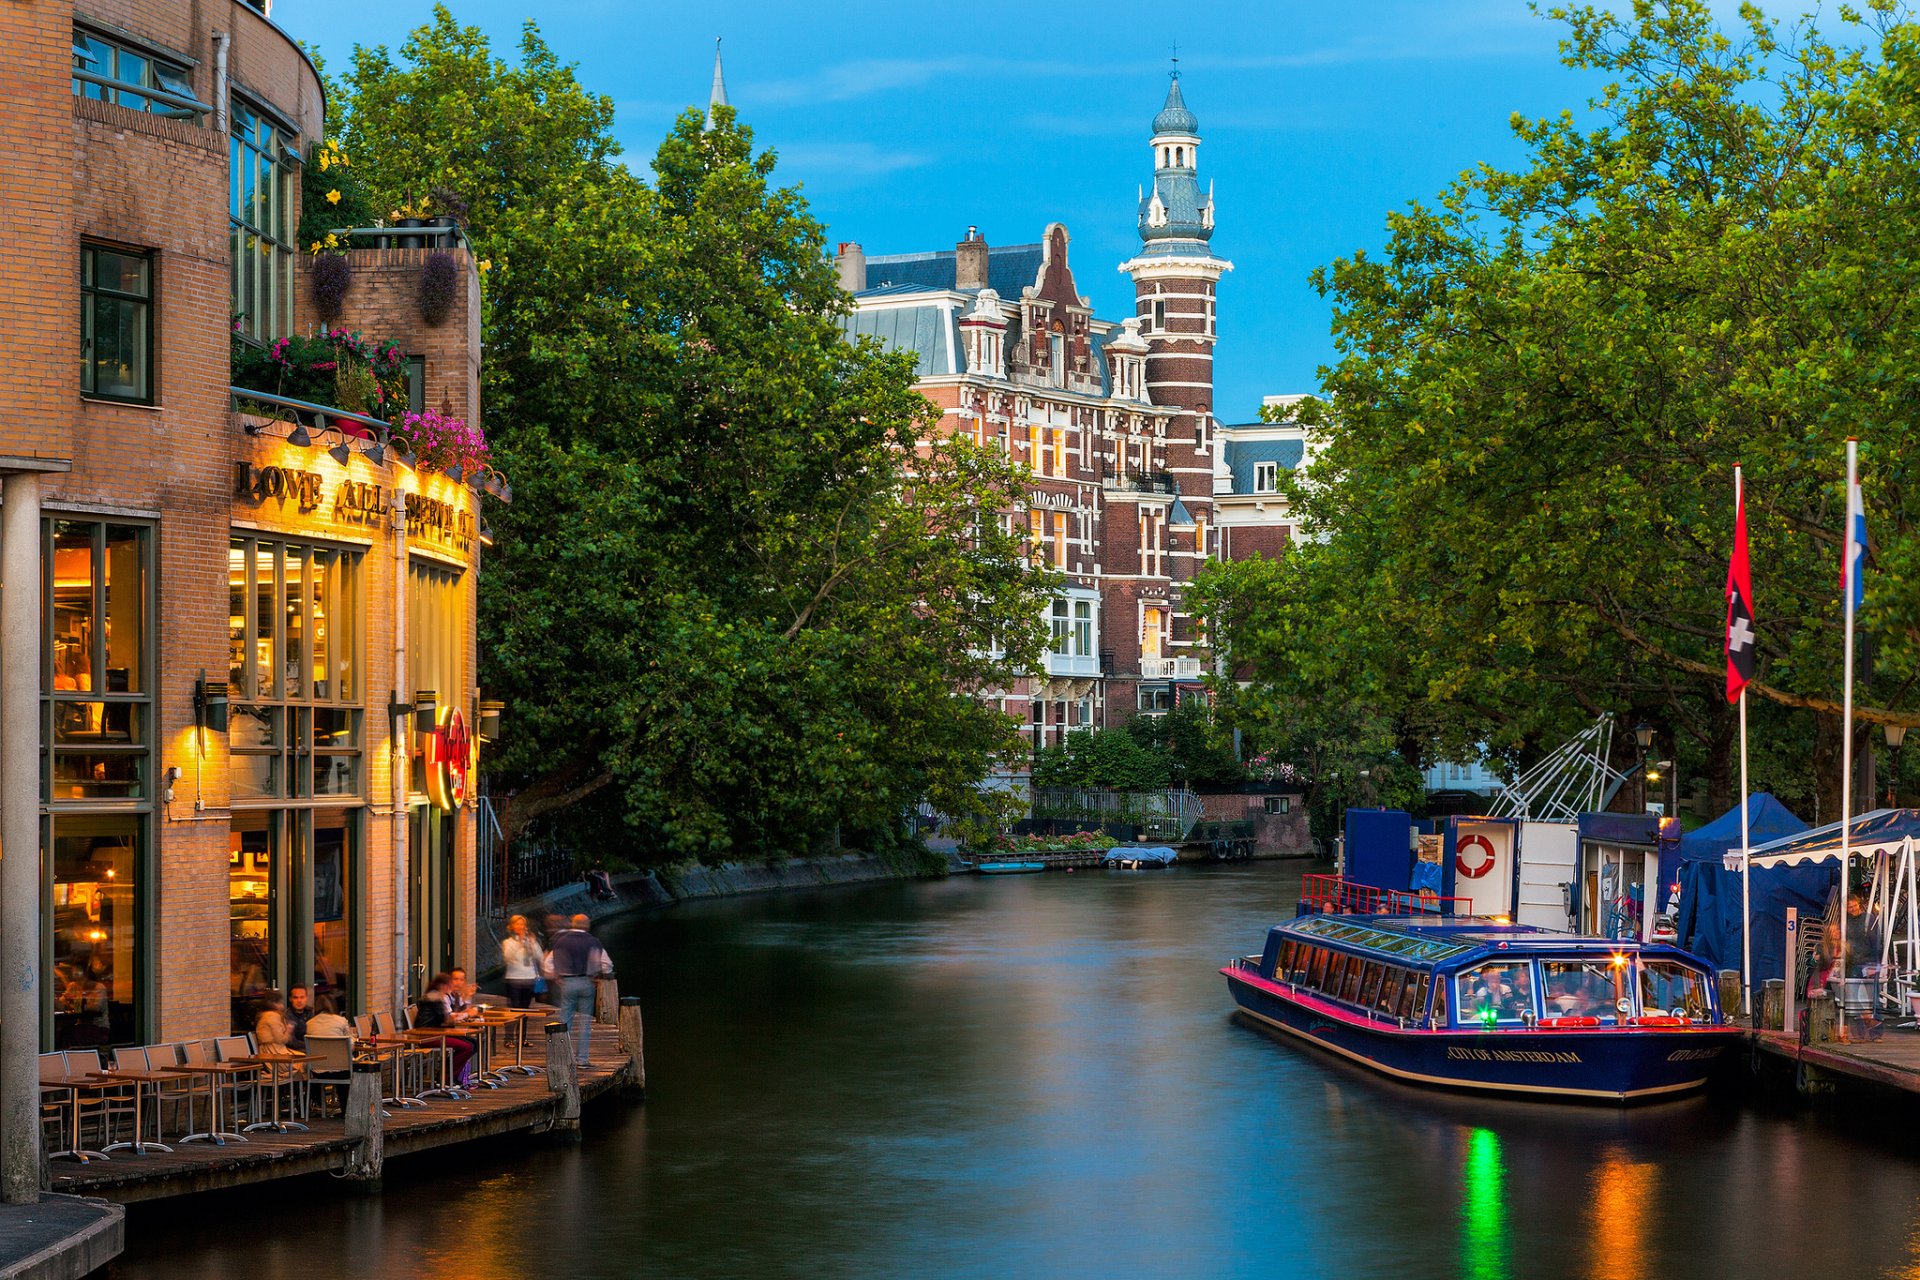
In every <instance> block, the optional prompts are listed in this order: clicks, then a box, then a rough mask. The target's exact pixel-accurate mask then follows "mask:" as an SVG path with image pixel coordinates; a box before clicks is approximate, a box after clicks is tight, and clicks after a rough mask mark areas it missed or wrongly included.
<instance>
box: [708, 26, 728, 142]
mask: <svg viewBox="0 0 1920 1280" xmlns="http://www.w3.org/2000/svg"><path fill="white" fill-rule="evenodd" d="M726 105H728V104H727V78H726V76H725V75H723V74H721V71H720V37H718V36H715V37H714V38H713V88H712V89H710V90H708V92H707V123H706V124H705V125H704V126H703V127H704V128H706V129H711V128H713V112H714V109H715V108H716V107H724V106H726Z"/></svg>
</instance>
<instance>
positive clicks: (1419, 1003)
mask: <svg viewBox="0 0 1920 1280" xmlns="http://www.w3.org/2000/svg"><path fill="white" fill-rule="evenodd" d="M1426 1003H1427V975H1426V974H1424V973H1410V974H1408V975H1407V985H1406V986H1404V987H1402V988H1401V989H1400V1016H1401V1017H1403V1018H1405V1019H1407V1020H1408V1021H1412V1020H1413V1019H1415V1018H1418V1017H1419V1016H1420V1014H1421V1012H1422V1010H1423V1009H1424V1007H1425V1006H1426Z"/></svg>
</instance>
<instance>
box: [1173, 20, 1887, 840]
mask: <svg viewBox="0 0 1920 1280" xmlns="http://www.w3.org/2000/svg"><path fill="white" fill-rule="evenodd" d="M1554 16H1555V17H1556V18H1557V19H1559V20H1561V21H1563V22H1564V23H1565V24H1566V28H1567V36H1566V38H1565V40H1564V41H1563V44H1562V53H1563V60H1564V61H1565V63H1566V64H1567V65H1568V66H1569V67H1571V68H1574V69H1576V70H1579V71H1582V72H1588V73H1593V74H1595V75H1597V76H1598V77H1599V78H1600V79H1601V81H1602V82H1603V86H1602V87H1601V88H1600V90H1599V92H1598V93H1597V95H1596V96H1595V97H1594V98H1593V99H1592V100H1591V101H1590V102H1589V103H1588V105H1587V109H1586V110H1585V111H1583V112H1580V113H1578V114H1576V113H1574V112H1572V111H1568V112H1565V113H1562V114H1561V115H1558V116H1556V117H1552V118H1547V119H1540V120H1530V119H1524V118H1521V117H1518V116H1516V117H1515V120H1514V125H1513V127H1514V131H1515V133H1516V135H1517V136H1518V137H1519V139H1520V140H1521V141H1522V143H1523V144H1525V147H1526V151H1527V161H1526V163H1525V164H1523V165H1521V166H1519V167H1517V168H1514V169H1512V170H1505V169H1500V168H1496V167H1493V166H1489V165H1482V166H1480V167H1478V168H1475V169H1472V170H1470V171H1468V172H1466V173H1464V174H1462V175H1461V177H1460V178H1459V179H1458V180H1457V181H1455V182H1454V183H1453V184H1452V185H1450V186H1449V187H1448V188H1447V189H1446V190H1445V191H1444V192H1443V193H1441V195H1440V197H1439V198H1438V200H1437V201H1435V202H1433V203H1430V204H1413V205H1411V206H1409V207H1408V208H1406V209H1405V210H1402V211H1399V212H1396V213H1394V214H1392V215H1391V216H1390V217H1389V219H1388V222H1387V228H1388V237H1387V242H1386V245H1385V248H1384V251H1383V252H1381V253H1379V254H1377V255H1375V254H1369V253H1364V252H1363V253H1356V254H1354V255H1352V256H1351V257H1348V258H1344V259H1341V260H1339V261H1336V262H1334V263H1333V264H1331V265H1330V266H1329V267H1327V268H1325V269H1323V270H1321V271H1319V272H1317V273H1316V274H1315V276H1314V283H1315V285H1316V286H1317V287H1318V288H1319V290H1320V291H1321V292H1322V293H1323V295H1325V296H1326V297H1328V298H1329V299H1330V300H1331V301H1332V304H1333V308H1334V318H1333V329H1334V335H1335V339H1336V344H1337V351H1338V359H1337V362H1336V363H1335V364H1334V365H1333V367H1331V368H1329V369H1326V370H1323V381H1324V387H1325V391H1326V404H1325V405H1309V406H1308V407H1307V412H1308V413H1309V414H1310V415H1312V416H1315V417H1317V418H1320V419H1323V421H1322V422H1321V425H1319V426H1318V427H1317V432H1318V436H1319V443H1320V445H1321V447H1320V448H1319V450H1318V451H1317V455H1316V458H1315V460H1314V462H1313V463H1312V464H1311V465H1310V466H1309V467H1308V468H1307V470H1306V472H1305V473H1304V475H1302V476H1300V477H1298V478H1297V479H1296V481H1295V482H1294V484H1293V486H1292V488H1291V490H1290V492H1289V495H1288V496H1289V498H1290V500H1291V501H1292V502H1294V503H1295V504H1296V505H1297V508H1298V510H1299V512H1300V513H1301V515H1302V518H1303V527H1304V529H1305V530H1306V532H1307V533H1308V535H1309V537H1308V539H1307V540H1306V541H1304V542H1303V543H1302V544H1300V545H1299V546H1298V547H1297V548H1295V549H1294V550H1293V551H1292V552H1291V553H1290V554H1289V555H1288V556H1287V557H1285V558H1284V560H1283V561H1281V562H1279V563H1277V564H1269V565H1263V566H1257V567H1250V566H1226V567H1223V568H1221V569H1220V570H1218V571H1217V572H1216V573H1215V574H1214V575H1213V579H1212V581H1211V582H1210V583H1209V585H1208V587H1207V593H1208V598H1209V600H1210V602H1211V603H1210V608H1211V609H1212V611H1213V612H1214V614H1215V619H1214V621H1215V627H1216V630H1215V632H1214V634H1215V636H1216V638H1217V639H1218V640H1220V641H1222V642H1223V643H1224V644H1225V645H1226V646H1227V647H1228V649H1229V651H1230V652H1231V653H1232V654H1233V656H1234V659H1235V661H1236V662H1238V663H1240V664H1242V666H1243V671H1242V674H1246V675H1252V676H1254V677H1256V682H1255V685H1254V687H1253V688H1251V689H1250V690H1247V691H1244V692H1243V694H1242V701H1243V703H1244V702H1245V701H1246V700H1247V699H1249V698H1252V699H1258V698H1262V697H1264V698H1267V699H1268V700H1269V701H1270V706H1269V708H1268V714H1269V717H1270V718H1271V715H1272V714H1273V712H1274V709H1275V708H1280V709H1290V710H1298V709H1300V708H1303V707H1326V706H1329V705H1331V706H1337V707H1355V708H1360V709H1361V711H1362V712H1363V716H1364V718H1366V719H1368V720H1374V719H1376V718H1381V717H1384V719H1385V720H1386V722H1387V723H1388V724H1389V725H1390V730H1389V733H1390V736H1392V737H1395V738H1397V739H1398V740H1399V746H1400V749H1401V754H1402V756H1403V757H1404V758H1406V759H1408V760H1409V762H1418V761H1420V760H1422V759H1425V760H1432V759H1434V758H1436V757H1438V758H1455V759H1462V758H1467V757H1469V756H1471V755H1472V754H1473V753H1474V752H1475V750H1476V749H1477V748H1479V747H1480V746H1482V745H1484V746H1486V747H1488V748H1489V749H1491V751H1492V752H1493V753H1494V754H1495V755H1496V756H1505V757H1508V758H1510V759H1511V758H1516V757H1528V756H1531V755H1533V754H1536V753H1538V752H1539V751H1541V750H1543V749H1545V748H1547V747H1550V746H1551V745H1553V744H1554V743H1555V742H1557V741H1559V740H1561V739H1562V738H1564V737H1565V736H1567V735H1569V734H1570V733H1571V732H1573V731H1574V730H1575V729H1577V728H1578V727H1579V726H1580V725H1581V724H1582V723H1585V722H1590V721H1591V719H1592V718H1593V716H1594V715H1595V714H1596V713H1598V712H1600V711H1611V712H1614V713H1617V714H1619V715H1620V716H1621V717H1622V719H1623V722H1624V723H1625V724H1627V725H1631V724H1633V723H1634V722H1635V721H1636V720H1638V719H1641V718H1646V719H1649V720H1651V721H1653V722H1654V723H1655V724H1656V726H1657V727H1658V728H1659V730H1660V732H1661V735H1662V739H1663V743H1662V747H1664V746H1665V744H1668V743H1672V742H1673V741H1675V740H1677V741H1678V742H1679V745H1680V748H1681V753H1680V757H1679V758H1680V759H1681V760H1682V762H1683V764H1684V766H1685V767H1686V768H1687V769H1688V770H1689V771H1690V772H1695V773H1697V772H1699V771H1705V772H1706V773H1707V775H1708V776H1709V778H1710V779H1711V781H1712V783H1713V787H1712V790H1711V792H1710V795H1711V796H1712V797H1714V798H1715V800H1716V801H1724V800H1725V799H1726V797H1727V795H1728V784H1729V778H1730V776H1731V769H1732V763H1733V759H1734V757H1733V750H1734V746H1735V741H1736V740H1735V729H1734V718H1733V714H1732V712H1731V710H1730V709H1729V708H1728V706H1727V704H1726V702H1725V700H1724V697H1723V694H1722V686H1723V671H1724V664H1723V661H1722V656H1721V644H1722V628H1723V622H1724V610H1725V604H1724V597H1723V594H1722V592H1723V585H1724V581H1725V576H1726V571H1727V557H1728V554H1729V551H1730V548H1731V541H1732V526H1733V491H1732V468H1733V465H1734V464H1735V463H1736V462H1740V463H1743V464H1744V467H1745V477H1746V486H1747V488H1746V492H1747V508H1748V519H1749V522H1750V526H1751V541H1752V561H1753V590H1754V597H1755V604H1756V610H1757V613H1758V629H1759V632H1760V640H1759V648H1758V663H1759V668H1758V674H1757V679H1756V681H1755V683H1754V684H1753V685H1752V687H1751V691H1750V692H1751V697H1752V705H1753V720H1754V731H1755V735H1756V764H1757V766H1758V767H1757V770H1756V781H1755V786H1756V788H1758V787H1760V786H1768V787H1772V788H1773V789H1774V790H1776V791H1777V792H1779V793H1780V794H1782V795H1783V797H1785V798H1788V799H1790V800H1798V801H1799V802H1800V803H1802V804H1803V805H1806V806H1808V807H1809V808H1816V807H1823V809H1824V813H1825V814H1826V815H1827V816H1829V817H1830V816H1832V815H1833V813H1834V812H1835V810H1836V809H1837V805H1836V804H1835V802H1834V801H1835V796H1836V795H1837V790H1838V773H1839V770H1838V763H1837V761H1838V747H1839V732H1840V730H1839V716H1838V714H1837V713H1838V711H1839V709H1840V703H1841V688H1840V684H1841V669H1842V665H1841V643H1840V601H1839V592H1838V573H1839V546H1840V540H1841V517H1842V513H1843V510H1844V492H1843V490H1844V462H1843V447H1842V446H1843V442H1844V441H1845V440H1846V438H1847V437H1849V436H1854V437H1858V438H1859V440H1860V441H1861V458H1862V462H1861V478H1862V482H1863V486H1864V489H1865V495H1866V504H1867V519H1868V525H1869V529H1870V531H1871V534H1872V544H1871V545H1872V556H1873V565H1872V568H1871V569H1870V571H1869V573H1868V575H1867V578H1866V582H1867V601H1866V605H1865V611H1864V613H1863V614H1862V617H1861V624H1860V625H1861V630H1862V634H1863V636H1864V637H1866V640H1867V644H1865V645H1863V653H1865V652H1868V651H1869V650H1870V653H1871V656H1870V657H1867V658H1865V659H1863V671H1864V672H1865V673H1866V674H1867V675H1870V676H1871V681H1870V683H1869V684H1867V686H1866V687H1865V688H1864V689H1863V690H1861V691H1860V692H1859V694H1858V696H1857V699H1856V701H1857V703H1858V704H1859V707H1860V709H1859V710H1858V711H1857V713H1856V714H1857V716H1858V718H1859V720H1860V722H1861V724H1862V725H1863V726H1869V727H1870V726H1872V725H1874V724H1876V723H1882V722H1884V723H1897V724H1914V723H1920V699H1917V698H1916V697H1915V696H1914V693H1913V689H1912V684H1913V680H1914V677H1915V674H1916V660H1917V659H1920V647H1917V645H1916V641H1920V594H1916V592H1915V591H1914V587H1913V584H1914V582H1915V580H1916V578H1915V574H1916V571H1920V538H1917V537H1916V536H1915V528H1914V522H1915V518H1916V516H1917V515H1920V489H1916V487H1915V483H1914V477H1913V475H1912V465H1913V464H1912V461H1911V457H1912V454H1911V451H1910V450H1907V449H1905V448H1904V447H1903V446H1904V444H1905V440H1906V438H1907V433H1908V432H1909V431H1910V429H1911V428H1910V423H1911V422H1912V421H1913V419H1914V417H1915V409H1916V401H1917V400H1920V391H1916V387H1917V386H1920V383H1916V377H1915V375H1916V373H1920V327H1917V326H1916V323H1915V321H1916V318H1920V317H1916V306H1917V304H1920V291H1917V290H1916V286H1917V285H1920V253H1916V252H1915V250H1916V246H1920V238H1917V237H1916V232H1917V231H1920V205H1917V204H1916V203H1915V201H1914V200H1912V199H1911V198H1910V197H1911V196H1912V195H1913V193H1914V191H1915V189H1916V186H1920V152H1917V151H1916V150H1915V147H1914V144H1913V139H1914V138H1915V137H1916V136H1920V95H1916V94H1915V92H1914V87H1915V84H1916V81H1920V30H1917V29H1916V28H1915V27H1914V26H1913V25H1911V24H1910V23H1908V22H1906V21H1905V20H1903V19H1901V18H1899V17H1897V16H1896V15H1894V14H1892V13H1891V12H1890V11H1889V10H1888V9H1887V8H1886V7H1885V6H1876V7H1875V8H1874V10H1873V11H1872V12H1871V13H1869V14H1867V15H1864V16H1863V15H1858V14H1854V13H1852V12H1849V11H1843V13H1842V18H1841V20H1842V22H1843V23H1844V24H1845V27H1846V31H1847V33H1848V38H1847V40H1844V41H1837V42H1836V41H1833V40H1830V39H1828V38H1827V37H1826V36H1824V35H1823V34H1822V33H1821V32H1820V31H1818V30H1817V29H1816V28H1815V27H1814V26H1813V24H1812V22H1811V20H1802V21H1800V22H1798V23H1795V24H1790V25H1786V26H1782V25H1780V24H1777V23H1774V22H1771V21H1769V20H1767V19H1766V18H1764V17H1763V16H1762V15H1761V14H1760V13H1758V12H1757V11H1756V10H1754V9H1752V8H1747V9H1745V10H1743V11H1742V15H1741V17H1740V18H1739V19H1738V21H1737V22H1736V23H1735V24H1734V25H1733V27H1732V29H1730V30H1723V29H1722V28H1721V27H1719V26H1718V25H1717V24H1716V23H1715V21H1714V19H1713V17H1712V15H1711V14H1710V13H1709V12H1708V10H1707V8H1706V6H1705V5H1704V4H1701V3H1697V2H1696V0H1671V2H1669V3H1659V4H1655V3H1651V2H1650V0H1638V2H1637V3H1636V4H1635V5H1634V6H1633V12H1632V14H1631V15H1629V16H1624V17H1620V16H1614V15H1611V14H1608V13H1605V12H1600V11H1596V10H1593V9H1585V8H1582V9H1573V10H1565V11H1560V10H1556V11H1555V12H1554ZM1243 710H1244V708H1243ZM1248 713H1249V714H1252V712H1248ZM1863 734H1864V730H1863ZM1662 747H1656V751H1658V750H1661V749H1662ZM1816 780H1817V785H1818V787H1819V791H1818V792H1815V791H1813V787H1814V786H1815V784H1816ZM1808 816H1809V817H1812V816H1815V815H1814V813H1812V812H1810V813H1809V814H1808Z"/></svg>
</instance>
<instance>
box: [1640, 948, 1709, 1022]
mask: <svg viewBox="0 0 1920 1280" xmlns="http://www.w3.org/2000/svg"><path fill="white" fill-rule="evenodd" d="M1640 1012H1641V1013H1642V1014H1644V1015H1646V1016H1648V1017H1658V1016H1659V1015H1661V1014H1666V1015H1667V1016H1669V1017H1673V1018H1685V1019H1686V1020H1687V1021H1688V1022H1711V1021H1713V1013H1712V1009H1711V1006H1710V1005H1709V1004H1708V1003H1707V981H1706V977H1705V975H1703V974H1701V973H1700V972H1699V971H1697V970H1694V969H1689V968H1687V967H1686V966H1685V965H1683V964H1681V963H1679V962H1678V961H1675V960H1642V961H1641V962H1640Z"/></svg>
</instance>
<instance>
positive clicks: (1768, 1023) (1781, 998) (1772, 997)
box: [1760, 978, 1800, 1031]
mask: <svg viewBox="0 0 1920 1280" xmlns="http://www.w3.org/2000/svg"><path fill="white" fill-rule="evenodd" d="M1760 1028H1761V1030H1763V1031H1798V1030H1800V1028H1799V1027H1798V1026H1792V1027H1789V1026H1788V1025H1787V980H1786V979H1785V978H1768V979H1767V981H1766V983H1765V985H1763V986H1762V987H1761V988H1760Z"/></svg>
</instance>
